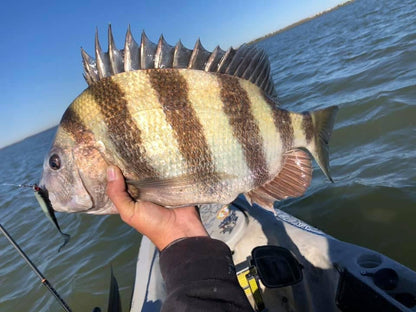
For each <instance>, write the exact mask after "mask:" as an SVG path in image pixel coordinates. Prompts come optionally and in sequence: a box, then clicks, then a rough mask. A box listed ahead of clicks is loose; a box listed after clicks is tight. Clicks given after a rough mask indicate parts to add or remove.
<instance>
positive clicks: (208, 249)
mask: <svg viewBox="0 0 416 312" xmlns="http://www.w3.org/2000/svg"><path fill="white" fill-rule="evenodd" d="M160 268H161V271H162V276H163V278H164V280H165V283H166V288H167V298H166V301H165V303H164V306H163V308H162V310H163V311H210V312H214V311H253V310H252V308H251V306H250V303H249V302H248V299H247V298H246V296H245V294H244V291H243V290H242V289H241V287H240V285H239V284H238V281H237V278H236V273H235V268H234V263H233V260H232V255H231V251H230V249H229V248H228V246H227V245H226V244H224V243H223V242H221V241H218V240H214V239H211V238H209V237H193V238H185V239H183V240H179V241H177V242H174V243H173V244H171V245H169V246H168V247H167V248H166V249H164V250H162V252H161V254H160Z"/></svg>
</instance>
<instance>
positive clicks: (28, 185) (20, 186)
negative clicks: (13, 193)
mask: <svg viewBox="0 0 416 312" xmlns="http://www.w3.org/2000/svg"><path fill="white" fill-rule="evenodd" d="M0 185H2V186H3V185H4V186H6V185H9V186H17V187H19V188H23V187H29V188H32V187H33V185H34V184H15V183H2V184H0Z"/></svg>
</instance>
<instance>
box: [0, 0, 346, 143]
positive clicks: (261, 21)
mask: <svg viewBox="0 0 416 312" xmlns="http://www.w3.org/2000/svg"><path fill="white" fill-rule="evenodd" d="M342 2H345V0H312V1H311V0H297V1H291V0H255V1H253V0H241V1H234V0H228V1H227V0H224V1H220V0H210V1H195V0H190V1H183V0H176V1H161V0H153V1H140V0H135V1H108V0H100V1H86V0H83V1H80V0H72V1H62V0H55V1H43V0H37V1H19V0H17V1H16V2H15V1H8V2H7V4H3V5H2V9H1V11H0V66H1V67H0V68H1V70H0V133H1V135H0V148H1V147H3V146H6V145H9V144H11V143H13V142H16V141H19V140H21V139H23V138H25V137H27V136H30V135H32V134H35V133H38V132H40V131H43V130H45V129H48V128H50V127H52V126H54V125H57V124H58V123H59V120H60V119H61V117H62V114H63V113H64V111H65V109H66V108H67V107H68V106H69V104H70V103H71V102H72V101H73V100H74V99H75V98H76V97H77V96H78V95H79V94H80V93H81V92H82V91H83V90H84V89H85V88H86V87H87V84H86V82H85V81H84V78H83V76H82V70H83V69H82V62H81V55H80V48H81V47H83V48H84V49H85V50H86V51H87V52H88V53H89V54H90V55H92V56H94V36H95V31H96V29H98V32H99V38H100V42H101V46H102V48H103V50H105V51H107V48H106V47H107V27H108V24H111V26H112V29H113V35H114V39H115V42H116V45H117V47H118V48H119V49H122V48H123V46H124V38H125V33H126V30H127V27H128V25H130V26H131V30H132V33H133V36H134V37H135V39H136V41H138V42H139V41H140V34H141V32H142V30H144V31H145V32H146V34H147V36H148V37H149V39H150V40H152V41H154V42H157V40H158V38H159V36H160V34H162V33H163V35H164V37H165V39H166V41H167V42H168V43H169V44H171V45H174V44H176V42H177V41H178V40H179V39H181V40H182V43H183V44H184V45H185V46H186V47H188V48H193V46H194V44H195V41H196V40H197V39H198V38H200V40H201V42H202V45H203V46H204V47H205V48H206V49H208V50H212V49H214V48H215V47H216V46H217V45H218V44H219V45H220V46H221V48H222V49H224V50H225V49H228V48H229V47H230V46H233V47H238V46H239V45H241V44H242V43H244V42H247V41H251V40H253V39H256V38H258V37H261V36H263V35H265V34H268V33H270V32H273V31H276V30H279V29H281V28H283V27H285V26H288V25H290V24H293V23H295V22H297V21H299V20H301V19H303V18H306V17H310V16H313V15H315V14H317V13H319V12H322V11H324V10H326V9H329V8H332V7H335V6H336V5H338V4H340V3H342Z"/></svg>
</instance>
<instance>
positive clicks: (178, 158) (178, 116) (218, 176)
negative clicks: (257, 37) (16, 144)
mask: <svg viewBox="0 0 416 312" xmlns="http://www.w3.org/2000/svg"><path fill="white" fill-rule="evenodd" d="M108 36H109V39H108V42H109V44H108V52H103V51H102V49H101V47H100V43H99V41H98V34H96V48H95V59H93V58H92V57H91V56H89V55H88V54H87V53H86V52H85V51H84V50H82V51H81V52H82V58H83V65H84V77H85V79H86V81H87V83H88V85H89V86H88V88H87V89H86V90H85V91H83V92H82V93H81V94H80V95H79V96H78V97H77V98H76V99H75V100H74V101H73V102H72V103H71V105H70V106H69V107H68V109H67V110H66V111H65V113H64V115H63V117H62V120H61V122H60V125H59V127H58V130H57V133H56V137H55V140H54V142H53V145H52V147H51V149H50V151H49V153H48V155H47V157H46V159H45V162H44V166H43V174H42V178H41V181H40V183H39V184H40V186H41V187H42V188H43V189H44V190H45V193H46V192H47V193H48V194H49V197H50V198H49V200H50V202H51V204H52V207H53V209H54V210H56V211H63V212H86V213H91V214H111V213H117V210H116V209H115V208H114V206H113V204H112V203H111V201H110V200H109V198H108V197H107V196H106V192H105V188H106V183H107V182H106V168H107V167H108V165H110V164H112V165H116V166H118V167H119V168H120V169H121V170H122V171H123V174H124V175H125V177H126V182H127V185H128V190H129V193H130V194H131V196H132V197H133V198H135V199H138V200H144V201H151V202H153V203H156V204H159V205H162V206H165V207H169V208H175V207H181V206H188V205H197V204H204V203H221V204H227V203H230V202H232V201H233V200H234V199H235V198H236V197H237V196H238V195H239V194H241V193H243V194H244V195H245V196H246V198H247V199H248V200H249V201H250V202H251V203H257V204H259V205H261V206H263V207H265V208H269V209H272V208H273V203H274V202H275V201H276V200H281V199H284V198H287V197H297V196H300V195H302V194H303V193H304V192H305V190H306V189H307V187H308V186H309V184H310V181H311V177H312V166H311V156H312V157H313V158H314V159H315V160H316V162H317V163H318V165H319V166H320V168H321V169H322V170H323V172H324V173H325V175H326V176H327V177H328V178H329V179H330V180H331V178H330V175H329V160H328V140H329V138H330V135H331V131H332V127H333V124H334V119H335V115H336V112H337V107H336V106H332V107H329V108H325V109H322V110H317V111H313V112H303V113H293V112H289V111H286V110H284V109H281V108H279V107H278V101H277V99H276V93H275V89H274V85H273V81H272V79H271V76H270V64H269V61H268V59H267V57H266V55H265V54H264V52H263V51H261V50H258V49H256V48H254V47H252V46H247V45H243V46H241V47H239V48H238V49H233V48H230V49H229V50H228V51H223V50H222V49H220V48H219V47H217V48H216V49H214V50H213V51H212V52H208V51H207V50H205V49H204V48H203V47H202V45H201V43H200V41H199V40H198V41H197V43H196V45H195V47H194V49H193V50H189V49H187V48H185V47H184V46H183V45H182V43H181V42H180V41H179V42H178V43H177V44H176V46H174V47H173V46H170V45H168V44H167V43H166V41H165V40H164V38H163V37H161V38H160V40H159V42H158V44H155V43H152V42H150V41H149V39H148V38H147V37H146V35H145V34H144V33H143V34H142V38H141V43H140V45H139V44H137V43H136V41H135V40H134V39H133V37H132V34H131V31H130V28H129V29H128V31H127V34H126V41H125V46H124V49H122V50H118V49H117V48H116V46H115V44H114V40H113V35H112V32H111V27H110V28H109V35H108Z"/></svg>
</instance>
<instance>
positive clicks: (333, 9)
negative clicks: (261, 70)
mask: <svg viewBox="0 0 416 312" xmlns="http://www.w3.org/2000/svg"><path fill="white" fill-rule="evenodd" d="M354 1H355V0H349V1H346V2H344V3H341V4H338V5H337V6H336V7H333V8H331V9H328V10H325V11H322V12H320V13H318V14H315V15H314V16H311V17H307V18H304V19H302V20H300V21H299V22H296V23H294V24H291V25H289V26H286V27H284V28H282V29H279V30H276V31H274V32H271V33H269V34H267V35H265V36H262V37H260V38H257V39H254V40H252V41H250V42H248V43H247V44H254V43H256V42H259V41H261V40H264V39H267V38H269V37H272V36H274V35H277V34H279V33H281V32H284V31H286V30H289V29H291V28H293V27H296V26H299V25H301V24H303V23H306V22H309V21H310V20H313V19H314V18H316V17H318V16H321V15H324V14H326V13H329V12H331V11H335V10H338V9H339V8H341V7H343V6H345V5H348V4H350V3H352V2H354Z"/></svg>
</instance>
